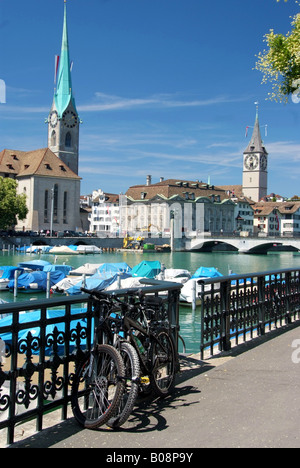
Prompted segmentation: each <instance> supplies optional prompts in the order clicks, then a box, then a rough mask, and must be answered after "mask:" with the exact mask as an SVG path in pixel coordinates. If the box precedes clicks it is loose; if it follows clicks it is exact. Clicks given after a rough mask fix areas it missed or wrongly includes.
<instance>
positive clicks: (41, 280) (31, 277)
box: [8, 271, 65, 291]
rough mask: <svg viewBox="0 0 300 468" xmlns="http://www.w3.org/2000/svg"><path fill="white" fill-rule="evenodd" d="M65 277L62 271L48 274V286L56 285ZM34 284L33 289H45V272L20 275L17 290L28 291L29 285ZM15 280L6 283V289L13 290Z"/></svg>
mask: <svg viewBox="0 0 300 468" xmlns="http://www.w3.org/2000/svg"><path fill="white" fill-rule="evenodd" d="M64 277H65V274H64V273H63V272H62V271H51V272H50V286H53V285H54V284H56V283H58V281H61V280H62V279H63V278H64ZM33 283H34V284H35V285H36V287H35V289H42V290H44V291H46V289H47V272H46V271H32V272H31V273H22V274H21V275H20V276H19V278H18V288H23V289H30V285H31V284H33ZM14 285H15V280H14V279H13V280H11V281H10V282H9V283H8V288H9V289H13V288H14Z"/></svg>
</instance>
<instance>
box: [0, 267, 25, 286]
mask: <svg viewBox="0 0 300 468" xmlns="http://www.w3.org/2000/svg"><path fill="white" fill-rule="evenodd" d="M16 270H18V271H24V270H23V268H19V267H16V266H1V267H0V291H4V290H5V289H7V287H8V283H9V282H10V280H12V279H13V278H14V276H15V271H16Z"/></svg>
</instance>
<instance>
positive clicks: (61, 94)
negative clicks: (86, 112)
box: [47, 0, 80, 174]
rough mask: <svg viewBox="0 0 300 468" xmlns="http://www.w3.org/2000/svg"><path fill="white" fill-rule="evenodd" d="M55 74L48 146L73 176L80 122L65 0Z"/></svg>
mask: <svg viewBox="0 0 300 468" xmlns="http://www.w3.org/2000/svg"><path fill="white" fill-rule="evenodd" d="M56 71H57V73H56V89H55V90H54V99H53V104H52V107H51V110H50V113H49V117H48V119H47V123H48V147H49V148H50V149H51V151H53V153H55V154H56V155H57V156H58V157H59V158H60V159H61V160H62V161H63V162H64V163H65V164H66V165H67V166H68V167H69V168H70V169H71V170H72V171H73V172H74V173H75V174H78V159H79V124H80V119H79V117H78V112H77V109H76V105H75V99H74V96H73V89H72V79H71V63H70V55H69V41H68V29H67V4H66V0H64V22H63V36H62V46H61V54H60V57H59V66H58V70H56Z"/></svg>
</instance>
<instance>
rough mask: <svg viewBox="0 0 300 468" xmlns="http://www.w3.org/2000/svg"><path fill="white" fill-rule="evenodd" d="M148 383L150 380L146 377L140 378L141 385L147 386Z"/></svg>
mask: <svg viewBox="0 0 300 468" xmlns="http://www.w3.org/2000/svg"><path fill="white" fill-rule="evenodd" d="M149 383H150V379H149V377H148V376H144V377H141V384H143V385H148V384H149Z"/></svg>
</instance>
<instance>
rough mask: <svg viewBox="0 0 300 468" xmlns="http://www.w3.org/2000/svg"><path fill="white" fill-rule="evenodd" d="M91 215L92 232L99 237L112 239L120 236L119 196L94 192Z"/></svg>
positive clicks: (101, 191) (99, 191)
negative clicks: (111, 237)
mask: <svg viewBox="0 0 300 468" xmlns="http://www.w3.org/2000/svg"><path fill="white" fill-rule="evenodd" d="M91 205H92V206H91V213H90V215H89V222H90V231H91V232H94V233H96V234H97V236H98V237H110V236H116V235H118V234H119V224H120V210H119V195H116V194H113V193H104V192H103V190H100V189H99V190H94V191H93V193H92V197H91Z"/></svg>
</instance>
